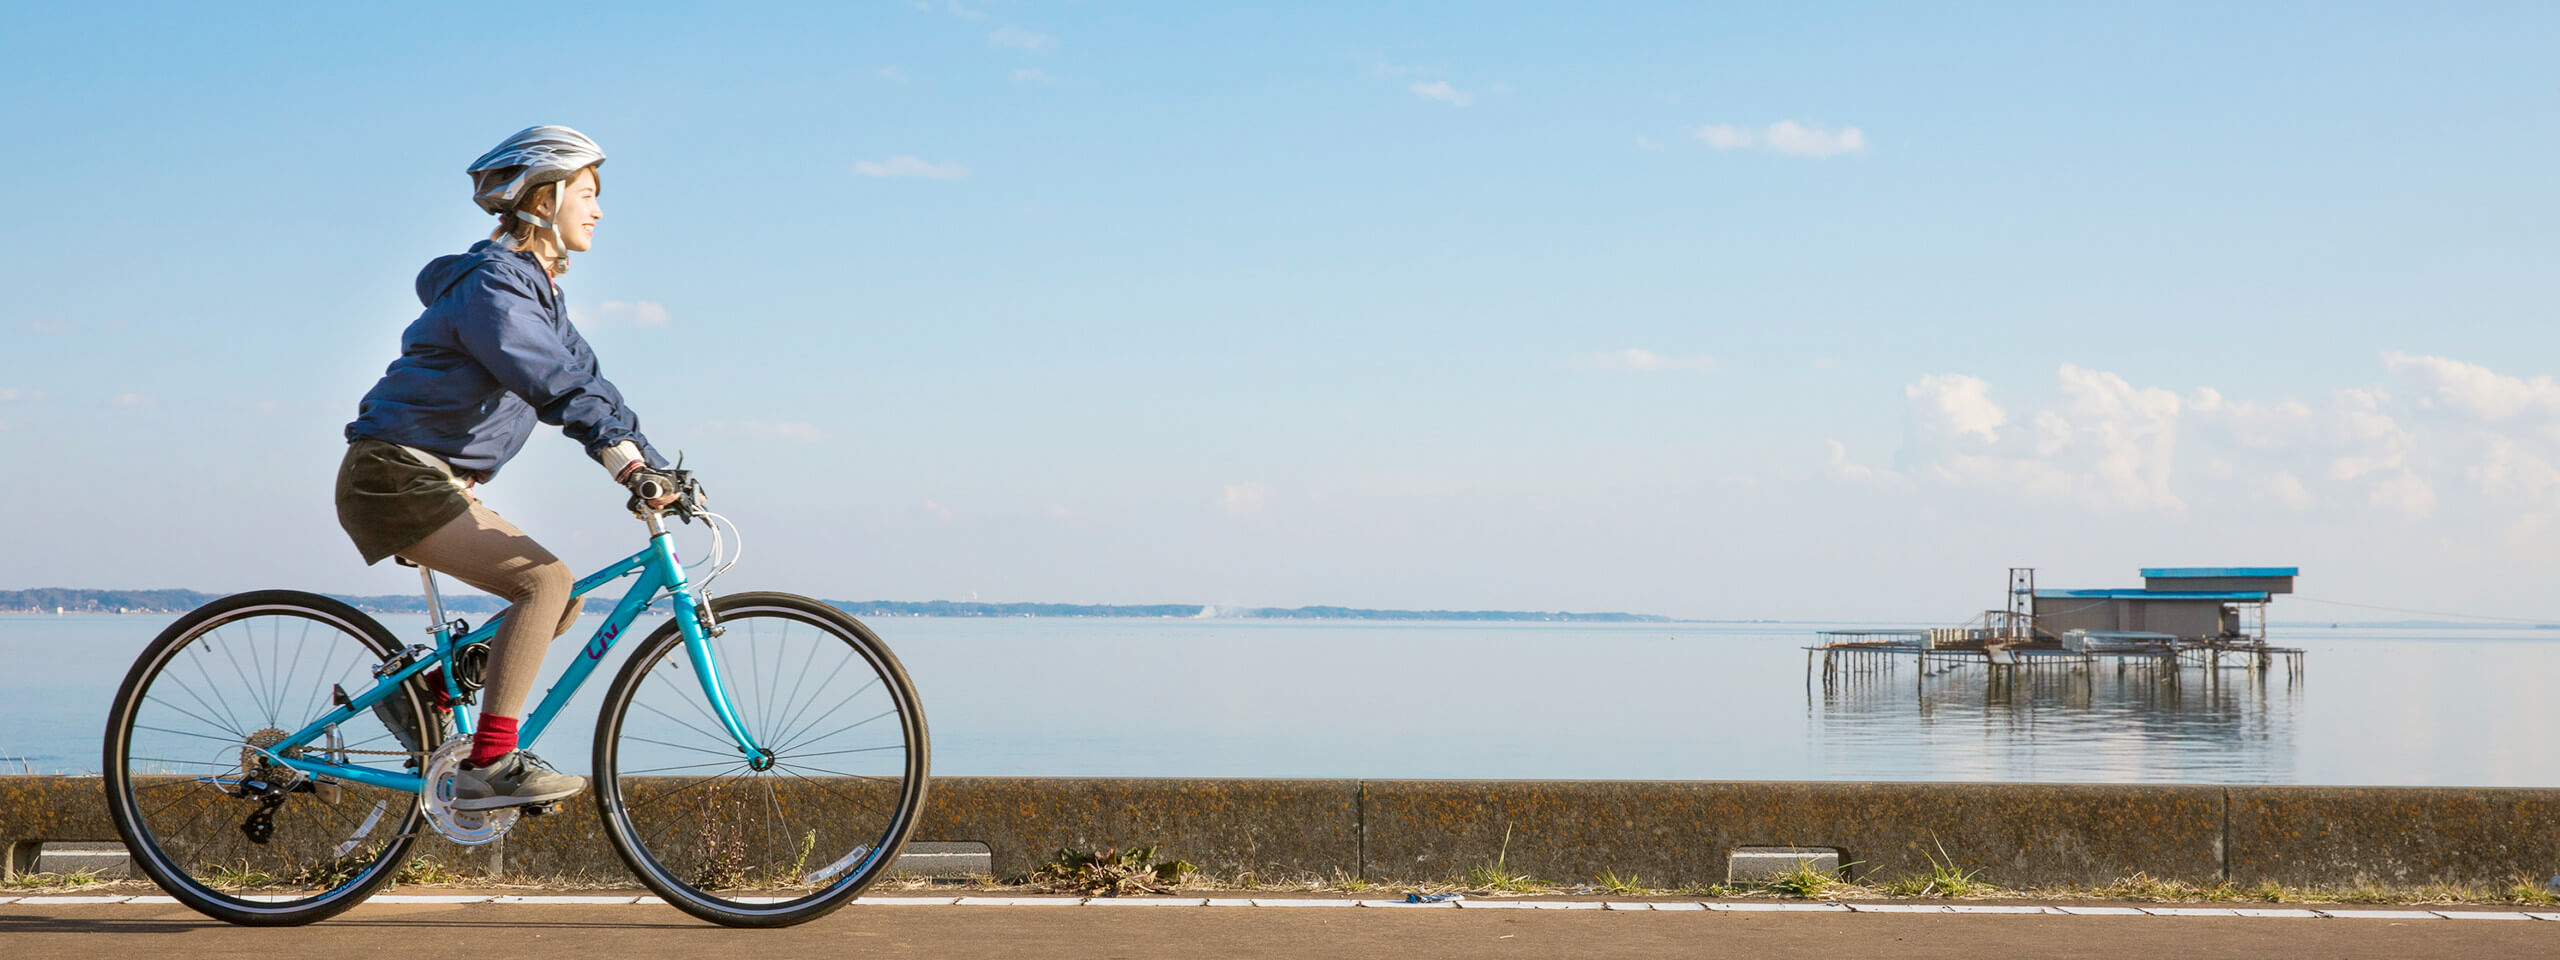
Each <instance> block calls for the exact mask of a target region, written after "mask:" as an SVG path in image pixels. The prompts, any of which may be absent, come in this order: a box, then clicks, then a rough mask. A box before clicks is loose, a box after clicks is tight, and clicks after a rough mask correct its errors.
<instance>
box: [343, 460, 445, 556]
mask: <svg viewBox="0 0 2560 960" xmlns="http://www.w3.org/2000/svg"><path fill="white" fill-rule="evenodd" d="M470 510H471V494H470V493H469V492H468V488H467V487H465V486H464V484H463V481H461V480H460V479H458V478H456V477H455V476H454V475H453V468H452V467H450V466H447V465H446V464H445V463H444V462H443V461H441V460H437V459H436V458H435V457H433V456H431V455H426V454H419V453H412V452H410V450H409V448H407V447H404V446H401V445H399V444H396V443H386V442H383V441H380V440H370V439H359V440H351V441H348V443H347V457H346V459H344V460H341V461H339V462H338V525H339V526H341V527H345V528H346V530H347V536H348V538H350V539H352V540H354V541H355V542H356V551H357V552H359V553H362V554H364V562H365V563H366V564H368V565H371V564H376V563H381V562H382V558H384V557H388V556H391V555H393V554H396V553H399V552H400V551H402V550H406V549H408V548H410V547H411V546H414V545H416V544H417V542H418V541H420V540H424V539H426V538H427V534H430V533H434V532H436V530H437V529H438V528H440V527H443V526H444V525H445V524H447V523H450V522H452V521H453V518H455V517H459V516H461V515H463V514H464V513H467V512H470Z"/></svg>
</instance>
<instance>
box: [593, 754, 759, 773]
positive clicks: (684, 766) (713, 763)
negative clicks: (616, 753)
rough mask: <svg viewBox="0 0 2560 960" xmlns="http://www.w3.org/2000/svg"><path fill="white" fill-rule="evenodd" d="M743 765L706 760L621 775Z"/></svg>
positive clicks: (725, 760) (729, 761)
mask: <svg viewBox="0 0 2560 960" xmlns="http://www.w3.org/2000/svg"><path fill="white" fill-rule="evenodd" d="M745 765H746V762H745V761H743V760H732V759H725V758H724V759H720V760H706V761H703V762H701V763H679V764H676V765H675V766H671V767H650V768H649V769H646V770H625V771H622V775H623V776H626V777H637V776H641V775H643V774H651V773H665V772H667V771H669V770H700V769H702V768H704V767H719V766H745Z"/></svg>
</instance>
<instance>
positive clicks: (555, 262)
mask: <svg viewBox="0 0 2560 960" xmlns="http://www.w3.org/2000/svg"><path fill="white" fill-rule="evenodd" d="M560 182H561V183H562V184H563V185H564V186H563V187H562V188H561V189H558V190H553V191H552V206H553V208H554V209H555V212H556V210H557V208H558V207H559V205H560V199H561V196H562V195H563V194H566V193H568V190H567V188H566V186H565V185H566V184H567V182H568V181H565V180H564V181H560ZM512 212H513V213H514V214H515V215H516V219H518V220H522V221H524V222H526V223H530V224H533V225H534V226H536V227H539V228H544V229H548V230H550V231H551V248H552V251H553V254H552V257H551V272H552V273H553V274H554V275H558V274H562V273H566V272H568V270H569V242H568V241H567V240H565V239H562V238H561V236H560V218H559V217H557V216H554V217H552V218H551V219H549V220H545V219H543V218H541V217H537V216H534V215H533V214H532V213H531V212H530V211H526V210H515V211H512Z"/></svg>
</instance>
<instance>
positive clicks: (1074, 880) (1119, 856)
mask: <svg viewBox="0 0 2560 960" xmlns="http://www.w3.org/2000/svg"><path fill="white" fill-rule="evenodd" d="M1196 869H1197V868H1195V867H1193V866H1192V865H1191V864H1189V863H1185V862H1183V861H1181V860H1157V859H1156V848H1155V847H1154V846H1153V845H1149V846H1144V847H1131V848H1129V849H1128V850H1125V851H1124V850H1121V849H1119V848H1117V847H1114V848H1112V849H1108V850H1104V851H1102V852H1100V853H1094V852H1091V851H1084V850H1060V851H1058V855H1057V856H1056V857H1053V858H1051V859H1050V861H1049V862H1048V863H1044V864H1041V865H1040V867H1039V869H1036V870H1033V871H1032V872H1031V878H1030V880H1031V883H1032V884H1033V885H1035V886H1038V887H1040V888H1042V889H1045V890H1050V891H1053V892H1059V893H1068V892H1077V893H1084V894H1086V895H1088V896H1100V897H1117V896H1122V895H1125V894H1132V893H1172V892H1173V884H1174V883H1176V882H1179V881H1180V880H1181V879H1182V876H1183V874H1186V873H1191V872H1193V871H1194V870H1196Z"/></svg>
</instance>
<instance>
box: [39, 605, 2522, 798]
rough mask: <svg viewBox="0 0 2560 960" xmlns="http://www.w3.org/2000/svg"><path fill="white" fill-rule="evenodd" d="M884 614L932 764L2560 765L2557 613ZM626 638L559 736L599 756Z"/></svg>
mask: <svg viewBox="0 0 2560 960" xmlns="http://www.w3.org/2000/svg"><path fill="white" fill-rule="evenodd" d="M172 619H174V617H167V616H66V617H48V616H29V615H0V658H5V662H6V663H7V664H8V666H7V667H5V668H0V757H6V758H11V759H9V760H6V761H0V768H5V769H6V770H7V771H8V772H17V771H20V770H25V769H30V768H31V769H33V770H35V771H37V772H94V771H95V770H96V769H97V767H98V756H97V752H98V742H99V728H100V726H101V725H102V723H103V722H104V717H105V714H106V708H107V701H108V699H109V698H110V697H111V696H112V695H113V693H114V690H115V687H116V685H117V683H118V682H120V681H121V679H122V677H123V674H124V671H125V669H126V667H127V666H128V665H129V663H130V662H131V660H132V657H133V655H134V654H135V652H136V651H138V650H139V649H140V648H141V646H142V645H143V644H144V643H145V642H147V641H149V640H150V639H151V637H152V636H153V635H155V634H156V633H158V632H159V630H160V629H161V628H162V627H164V626H166V625H167V624H168V622H169V621H170V620H172ZM424 619H425V618H423V617H389V618H386V623H388V624H389V625H391V626H392V628H393V629H394V631H395V633H397V634H399V635H402V636H407V635H410V634H412V633H414V632H415V631H416V629H417V628H418V627H419V626H421V625H422V624H423V621H424ZM593 625H594V620H593V619H592V618H590V619H589V620H588V621H586V623H585V625H584V626H582V627H581V628H580V630H579V631H578V632H575V633H572V634H571V635H570V638H568V639H566V640H564V641H562V644H561V647H560V648H559V650H558V651H557V652H556V653H555V655H554V657H553V658H552V659H553V660H554V661H555V662H554V663H553V664H551V666H553V667H554V668H556V667H558V666H559V665H560V664H561V663H565V661H566V660H567V657H568V655H567V650H569V649H573V648H574V647H575V645H576V644H577V643H579V642H580V640H581V639H582V638H583V637H584V635H585V631H586V630H589V629H592V628H593ZM872 626H873V627H874V629H876V630H877V631H878V632H879V633H880V634H881V635H882V636H883V637H884V638H886V639H887V640H888V641H889V643H890V645H891V646H892V647H893V648H894V649H895V650H896V651H897V653H898V655H899V657H900V658H901V659H902V660H904V661H905V663H906V666H907V669H908V672H909V673H910V674H911V675H912V676H913V677H914V679H915V682H916V685H917V687H918V689H919V691H920V692H921V694H922V696H923V698H924V704H925V712H926V716H927V717H928V719H929V720H930V721H931V724H932V731H933V754H934V771H935V772H936V773H938V774H944V775H1006V776H1014V775H1106V776H1107V775H1119V776H1217V777H1376V778H1385V777H1430V778H1438V777H1498V778H1510V777H1525V778H1602V779H1647V780H1651V779H1752V780H1761V779H1766V780H1980V781H2021V780H2036V781H2097V782H2134V781H2174V782H2202V783H2313V784H2416V785H2483V786H2488V785H2499V786H2507V785H2511V786H2550V785H2560V752H2555V751H2554V750H2552V749H2550V747H2549V744H2550V742H2551V738H2550V737H2549V736H2548V735H2547V731H2548V730H2549V729H2550V728H2551V727H2552V726H2553V723H2554V721H2555V720H2560V711H2555V709H2554V704H2555V696H2554V694H2553V693H2552V692H2551V689H2552V687H2553V686H2554V683H2555V681H2560V637H2550V636H2548V635H2546V634H2541V633H2535V632H2532V631H2517V630H2479V631H2454V630H2434V631H2413V630H2390V631H2377V630H2360V629H2295V630H2278V631H2277V633H2276V636H2275V640H2276V641H2277V642H2278V643H2280V644H2285V645H2290V646H2296V647H2302V648H2305V649H2307V650H2308V654H2307V657H2306V670H2305V671H2304V674H2303V676H2302V677H2301V678H2300V679H2299V680H2288V678H2287V677H2286V676H2285V675H2284V674H2283V673H2281V672H2278V673H2276V674H2274V675H2273V676H2270V677H2266V678H2264V680H2263V682H2259V681H2257V680H2252V679H2251V678H2250V676H2249V675H2248V674H2247V673H2246V672H2244V671H2237V670H2226V671H2221V672H2220V673H2219V675H2218V676H2215V677H2208V676H2206V671H2202V670H2197V669H2192V668H2191V669H2187V670H2183V671H2178V672H2176V673H2174V674H2165V673H2159V672H2154V671H2146V670H2140V669H2132V670H2119V669H2117V668H2116V667H2114V666H2101V667H2099V668H2097V669H2095V670H2088V671H2080V672H2047V673H2043V674H2037V675H2033V676H2031V677H2029V678H2025V679H2022V680H2020V681H2019V682H2016V683H2013V684H1993V683H1990V682H1988V680H1987V678H1986V676H1985V674H1984V672H1983V671H1981V670H1979V669H1965V670H1956V671H1952V672H1948V673H1944V674H1937V675H1932V676H1929V677H1926V678H1922V677H1919V676H1917V675H1916V674H1915V673H1914V672H1913V670H1912V668H1911V667H1910V666H1908V665H1906V666H1904V667H1903V668H1901V670H1900V671H1899V672H1897V673H1893V674H1888V675H1885V676H1883V677H1880V678H1870V679H1868V680H1865V681H1862V682H1859V683H1855V684H1843V685H1839V686H1836V687H1834V688H1832V689H1830V690H1827V691H1826V690H1825V689H1824V688H1823V687H1822V686H1821V684H1820V683H1818V682H1808V673H1807V669H1806V655H1805V651H1804V650H1803V649H1802V648H1803V647H1804V646H1805V645H1807V644H1808V643H1810V642H1812V641H1813V639H1814V632H1815V631H1816V630H1818V629H1821V627H1822V625H1819V624H1749V625H1732V624H1625V625H1616V624H1612V625H1554V624H1483V623H1394V624H1386V623H1363V622H1305V621H1294V622H1293V621H1233V620H1071V619H930V618H897V619H886V620H879V621H875V622H873V624H872ZM641 629H642V630H643V631H645V630H646V626H644V627H642V628H641ZM635 635H640V634H635ZM627 649H628V647H627V646H626V647H625V650H627ZM623 652H624V651H622V650H617V651H616V652H615V654H614V656H613V657H612V658H611V661H609V662H608V664H607V670H606V671H604V672H599V673H598V674H597V676H596V677H595V678H594V679H593V680H591V681H590V682H589V684H588V686H587V689H586V690H585V691H582V692H581V694H580V696H579V699H578V700H577V701H576V704H575V705H574V706H573V707H572V708H571V710H570V715H569V716H568V717H567V718H564V720H563V721H562V722H561V723H559V724H557V725H556V726H555V727H554V728H553V730H552V732H551V733H549V734H547V735H546V736H545V737H544V743H543V744H541V745H540V747H539V748H538V749H539V751H540V752H541V753H543V754H544V755H545V756H546V757H548V758H550V759H552V760H553V761H555V762H557V763H559V764H560V765H561V766H562V767H564V768H567V769H571V770H573V771H583V770H584V768H585V766H586V762H585V756H584V754H585V752H586V750H587V743H588V738H589V736H590V731H591V727H592V716H593V713H594V710H595V706H596V702H597V701H598V699H599V698H600V697H601V695H602V692H603V689H604V687H605V683H604V682H603V681H605V680H606V679H609V677H610V672H609V671H610V670H611V669H613V668H614V667H617V666H618V665H619V661H620V660H621V658H622V655H623ZM548 685H549V682H548V681H547V680H546V681H545V682H544V684H543V686H545V687H547V686H548ZM537 699H538V698H537Z"/></svg>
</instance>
